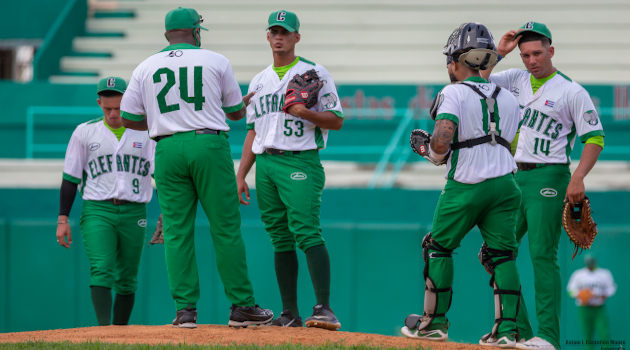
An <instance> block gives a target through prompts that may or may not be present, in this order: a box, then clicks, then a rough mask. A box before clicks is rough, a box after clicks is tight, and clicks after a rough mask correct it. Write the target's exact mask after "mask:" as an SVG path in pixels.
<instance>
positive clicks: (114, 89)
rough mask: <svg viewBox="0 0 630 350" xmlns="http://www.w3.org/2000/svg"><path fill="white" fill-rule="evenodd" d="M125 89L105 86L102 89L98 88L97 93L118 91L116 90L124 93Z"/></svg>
mask: <svg viewBox="0 0 630 350" xmlns="http://www.w3.org/2000/svg"><path fill="white" fill-rule="evenodd" d="M125 90H126V89H125ZM125 90H121V89H116V88H105V89H101V90H96V93H97V94H98V93H101V92H103V91H116V92H120V93H121V94H124V93H125Z"/></svg>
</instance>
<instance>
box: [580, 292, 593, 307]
mask: <svg viewBox="0 0 630 350" xmlns="http://www.w3.org/2000/svg"><path fill="white" fill-rule="evenodd" d="M592 297H593V293H592V292H591V290H590V289H582V290H580V292H579V293H578V295H577V298H578V299H579V300H580V304H581V305H586V304H588V301H589V300H591V298H592Z"/></svg>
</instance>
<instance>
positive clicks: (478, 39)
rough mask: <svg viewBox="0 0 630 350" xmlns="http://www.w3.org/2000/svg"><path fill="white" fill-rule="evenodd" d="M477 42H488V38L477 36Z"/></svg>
mask: <svg viewBox="0 0 630 350" xmlns="http://www.w3.org/2000/svg"><path fill="white" fill-rule="evenodd" d="M477 42H478V43H484V44H487V43H488V38H477Z"/></svg>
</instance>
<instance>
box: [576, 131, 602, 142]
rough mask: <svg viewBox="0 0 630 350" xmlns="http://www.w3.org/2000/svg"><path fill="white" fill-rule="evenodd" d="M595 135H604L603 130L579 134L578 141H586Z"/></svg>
mask: <svg viewBox="0 0 630 350" xmlns="http://www.w3.org/2000/svg"><path fill="white" fill-rule="evenodd" d="M595 136H606V135H604V130H593V131H591V132H588V133H586V134H584V135H582V136H580V141H582V143H584V142H586V140H588V139H590V138H591V137H595Z"/></svg>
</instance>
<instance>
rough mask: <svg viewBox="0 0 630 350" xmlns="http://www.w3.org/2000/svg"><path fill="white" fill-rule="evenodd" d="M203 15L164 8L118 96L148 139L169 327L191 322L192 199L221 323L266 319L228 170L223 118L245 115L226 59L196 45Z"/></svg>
mask: <svg viewBox="0 0 630 350" xmlns="http://www.w3.org/2000/svg"><path fill="white" fill-rule="evenodd" d="M202 22H203V18H202V17H201V16H200V15H199V14H198V13H197V11H195V10H193V9H187V8H181V7H180V8H177V9H175V10H172V11H170V12H169V13H168V14H167V15H166V19H165V27H166V33H165V34H164V35H165V37H166V39H167V40H168V41H169V44H170V45H169V46H167V47H166V48H165V49H163V50H162V51H160V52H158V53H156V54H154V55H153V56H151V57H149V58H148V59H146V60H145V61H144V62H142V63H141V64H140V65H139V66H138V67H137V68H136V69H135V70H134V72H133V75H132V77H131V81H130V82H129V87H128V89H127V92H126V93H125V96H124V97H123V100H122V105H121V109H122V112H121V114H122V117H123V122H124V124H125V126H127V127H130V128H133V129H136V130H147V129H148V130H149V135H150V136H151V137H152V138H153V139H154V140H156V141H157V146H156V157H155V158H156V160H155V181H156V184H157V186H158V188H159V189H160V195H159V197H158V199H159V202H160V208H161V209H162V214H163V223H164V227H163V229H164V251H165V256H166V267H167V270H168V279H169V285H170V288H171V293H172V295H173V299H174V300H175V306H176V309H177V313H176V318H175V320H174V321H173V326H174V327H183V328H196V327H197V301H198V300H199V275H198V273H197V262H196V257H195V245H194V226H195V216H196V214H197V201H200V202H201V205H202V206H203V209H204V211H205V212H206V215H207V216H208V219H209V221H210V233H211V235H212V239H213V242H214V249H215V253H216V261H217V267H218V270H219V275H220V277H221V281H222V282H223V285H224V287H225V294H226V296H227V298H228V300H230V302H231V303H232V308H231V312H230V318H229V323H228V324H229V325H230V326H233V327H238V328H240V327H246V326H248V325H250V324H261V323H267V322H269V321H271V320H272V319H273V313H272V312H271V311H270V310H267V309H262V308H260V307H258V305H256V302H255V300H254V291H253V288H252V284H251V282H250V280H249V275H248V272H247V261H246V256H245V244H244V242H243V238H242V237H241V226H240V225H241V214H240V208H239V202H238V198H237V192H236V177H235V175H234V162H233V160H232V154H231V151H230V146H229V144H228V141H227V134H226V133H227V131H228V130H229V129H230V128H229V127H228V125H227V123H226V120H225V118H226V117H227V118H228V119H230V120H234V121H236V120H239V119H242V118H243V117H245V107H244V105H243V99H242V97H241V92H240V91H241V90H240V88H239V86H238V83H237V82H236V79H235V78H234V73H233V71H232V67H231V65H230V62H229V61H228V60H227V59H226V58H225V57H224V56H222V55H220V54H218V53H215V52H212V51H208V50H203V49H200V40H201V39H200V30H201V29H204V30H207V29H205V28H204V27H202V26H201V23H202Z"/></svg>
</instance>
